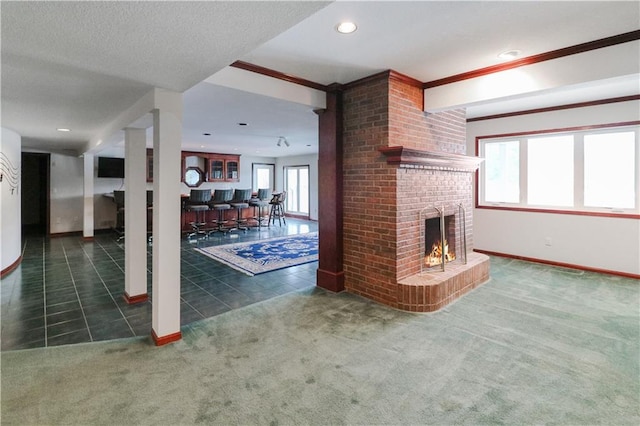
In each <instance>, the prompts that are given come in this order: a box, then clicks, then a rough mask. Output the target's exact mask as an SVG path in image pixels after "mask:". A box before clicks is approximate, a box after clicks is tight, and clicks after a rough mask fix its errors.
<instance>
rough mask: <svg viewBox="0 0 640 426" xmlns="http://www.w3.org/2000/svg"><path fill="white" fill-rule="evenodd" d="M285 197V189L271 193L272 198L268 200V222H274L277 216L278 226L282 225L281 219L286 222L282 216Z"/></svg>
mask: <svg viewBox="0 0 640 426" xmlns="http://www.w3.org/2000/svg"><path fill="white" fill-rule="evenodd" d="M286 199H287V191H282V192H280V193H275V194H273V198H272V199H271V201H269V204H271V211H270V212H269V222H268V223H269V224H271V223H273V224H274V225H275V224H276V218H278V226H282V222H281V220H282V221H283V222H284V224H285V225H286V224H287V221H286V220H285V218H284V202H285V200H286Z"/></svg>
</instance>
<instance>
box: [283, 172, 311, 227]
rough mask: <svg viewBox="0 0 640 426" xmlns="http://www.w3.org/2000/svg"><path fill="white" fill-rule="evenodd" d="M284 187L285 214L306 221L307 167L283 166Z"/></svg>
mask: <svg viewBox="0 0 640 426" xmlns="http://www.w3.org/2000/svg"><path fill="white" fill-rule="evenodd" d="M284 187H285V188H286V191H287V201H286V206H285V211H286V213H287V214H289V215H294V216H296V217H300V218H305V219H308V218H309V166H285V168H284Z"/></svg>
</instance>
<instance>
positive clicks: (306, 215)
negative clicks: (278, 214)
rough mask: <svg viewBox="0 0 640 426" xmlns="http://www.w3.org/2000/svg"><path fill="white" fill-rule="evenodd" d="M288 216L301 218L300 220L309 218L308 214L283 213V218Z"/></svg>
mask: <svg viewBox="0 0 640 426" xmlns="http://www.w3.org/2000/svg"><path fill="white" fill-rule="evenodd" d="M285 213H286V212H285ZM287 217H290V218H292V219H302V220H309V215H308V214H293V213H286V214H285V218H287Z"/></svg>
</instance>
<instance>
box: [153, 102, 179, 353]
mask: <svg viewBox="0 0 640 426" xmlns="http://www.w3.org/2000/svg"><path fill="white" fill-rule="evenodd" d="M161 100H162V102H158V101H157V103H156V105H159V106H157V109H154V110H153V266H152V268H153V271H152V273H153V294H152V337H153V339H154V340H155V342H156V345H163V344H166V343H170V342H173V341H175V340H179V339H180V338H181V337H182V336H181V333H180V149H181V140H182V137H181V136H182V95H181V94H179V93H170V92H163V93H162V99H161Z"/></svg>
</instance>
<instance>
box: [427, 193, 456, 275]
mask: <svg viewBox="0 0 640 426" xmlns="http://www.w3.org/2000/svg"><path fill="white" fill-rule="evenodd" d="M429 210H430V211H433V210H436V211H437V213H438V215H437V216H436V217H431V218H425V219H424V228H423V229H424V253H423V259H422V262H421V264H422V268H421V269H422V270H423V271H424V270H429V269H431V268H434V267H437V266H440V267H441V268H442V270H443V271H444V269H445V264H446V263H448V262H453V261H454V260H456V259H457V258H461V259H462V261H463V262H464V263H465V264H466V263H467V241H466V229H465V211H464V208H463V207H462V205H459V206H458V214H457V217H456V215H453V214H451V215H447V216H445V209H444V207H443V208H437V207H435V208H433V209H425V210H423V213H427V212H428V211H429ZM457 222H458V223H457ZM456 225H458V226H456Z"/></svg>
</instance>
